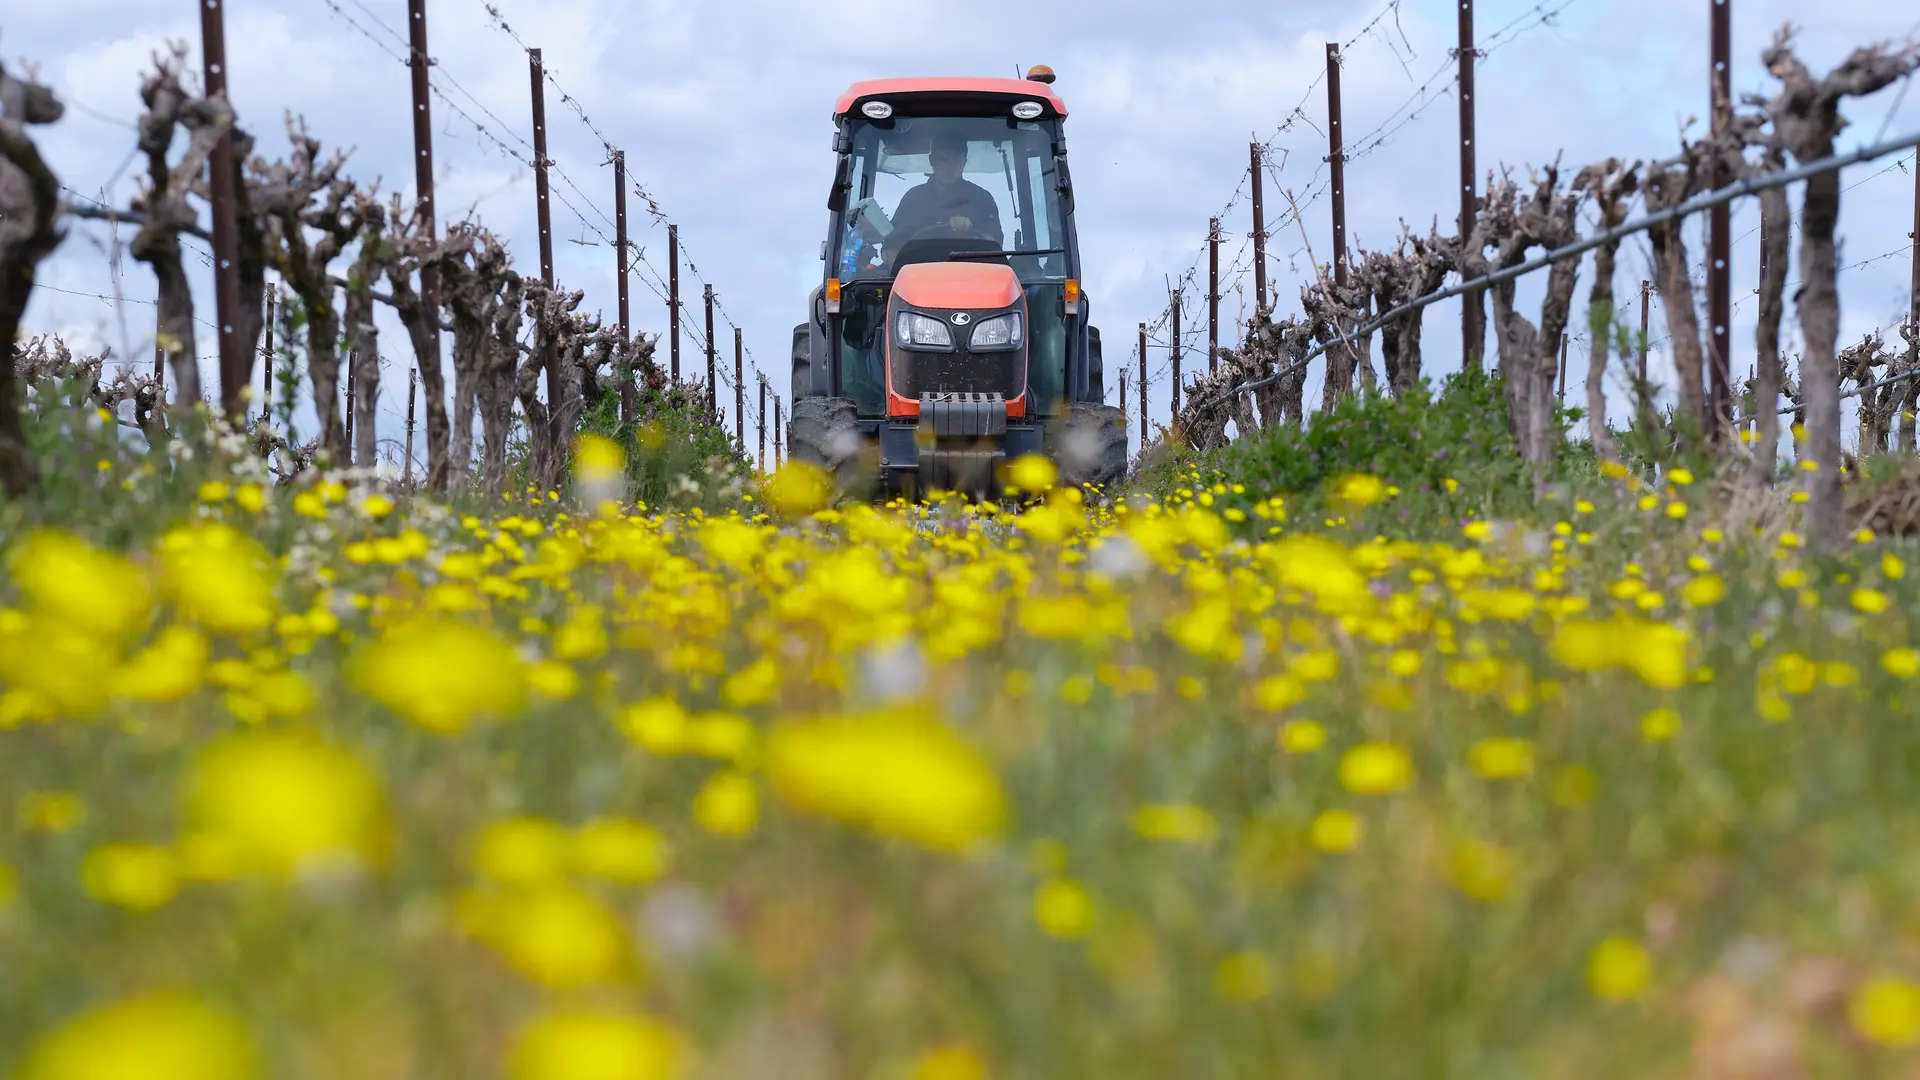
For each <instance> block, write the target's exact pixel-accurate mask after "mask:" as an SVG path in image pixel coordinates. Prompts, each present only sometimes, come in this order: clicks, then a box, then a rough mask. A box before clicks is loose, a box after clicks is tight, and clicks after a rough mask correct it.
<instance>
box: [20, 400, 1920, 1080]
mask: <svg viewBox="0 0 1920 1080" xmlns="http://www.w3.org/2000/svg"><path fill="white" fill-rule="evenodd" d="M63 438H64V439H65V440H66V442H65V444H64V445H66V446H68V447H70V448H71V452H63V453H62V454H61V455H59V456H58V457H57V459H49V461H48V466H47V473H48V476H47V479H46V481H45V482H44V490H45V491H46V492H47V493H48V494H46V495H43V496H41V497H40V498H39V501H37V502H34V503H32V504H27V503H17V504H12V505H8V506H5V507H0V545H3V546H4V560H5V561H4V571H0V1075H12V1076H18V1077H22V1078H25V1080H119V1078H123V1077H125V1078H131V1077H141V1078H150V1080H187V1078H193V1080H241V1078H249V1077H315V1078H319V1077H349V1076H350V1077H356V1078H366V1080H375V1078H387V1077H393V1078H399V1077H448V1078H454V1077H460V1078H466V1077H492V1076H505V1077H513V1078H515V1080H642V1078H654V1077H676V1076H677V1077H686V1078H707V1077H712V1078H752V1077H782V1078H812V1077H820V1078H839V1077H875V1078H895V1077H897V1078H901V1080H975V1078H984V1077H1034V1078H1039V1077H1093V1076H1100V1077H1176V1076H1177V1077H1247V1076H1275V1075H1279V1076H1299V1077H1323V1076H1324V1077H1359V1076H1365V1077H1401V1076H1423V1077H1427V1076H1459V1077H1537V1076H1555V1077H1601V1076H1605V1077H1614V1076H1678V1077H1710V1078H1745V1077H1754V1078H1760V1077H1767V1078H1784V1077H1799V1076H1847V1077H1857V1076H1910V1075H1914V1072H1915V1070H1916V1069H1920V1057H1916V1055H1915V1054H1914V1052H1913V1051H1912V1050H1911V1049H1910V1047H1911V1046H1912V1045H1913V1044H1914V1043H1916V1042H1920V982H1914V981H1911V980H1914V979H1916V978H1920V921H1916V917H1915V912H1916V911H1920V906H1917V905H1916V900H1920V896H1917V895H1916V894H1920V871H1916V869H1915V866H1913V865H1909V862H1908V860H1909V858H1910V851H1911V849H1908V848H1907V847H1906V843H1907V841H1909V840H1915V841H1920V814H1917V813H1916V812H1915V811H1916V809H1920V793H1917V791H1916V787H1915V780H1916V777H1917V776H1920V733H1917V732H1916V729H1915V728H1914V726H1913V724H1914V721H1915V718H1916V701H1917V700H1920V699H1916V697H1915V689H1914V687H1915V684H1914V681H1913V680H1914V679H1915V677H1916V675H1920V652H1916V651H1915V649H1914V648H1913V634H1912V631H1911V628H1910V625H1909V619H1910V617H1911V616H1910V613H1911V612H1912V611H1913V610H1914V604H1915V600H1916V590H1915V587H1914V584H1913V582H1912V581H1911V580H1910V579H1909V576H1908V570H1907V567H1908V564H1907V562H1905V561H1903V551H1905V550H1906V549H1904V548H1903V547H1902V546H1901V545H1898V544H1895V543H1893V542H1891V541H1886V540H1882V539H1878V538H1874V537H1872V536H1868V535H1862V536H1859V537H1857V538H1856V542H1855V543H1854V544H1853V546H1852V548H1851V549H1850V550H1849V551H1848V552H1847V553H1845V554H1844V556H1843V557H1839V558H1831V557H1818V556H1815V555H1814V554H1812V553H1810V552H1809V551H1808V550H1807V549H1806V548H1805V546H1804V545H1803V544H1802V543H1801V542H1800V540H1799V538H1798V537H1797V536H1796V535H1795V534H1794V533H1792V532H1786V531H1781V529H1780V528H1779V527H1777V526H1775V527H1770V528H1769V529H1767V530H1764V531H1756V530H1755V528H1754V527H1753V526H1752V525H1751V523H1750V521H1736V520H1733V519H1732V517H1731V514H1732V511H1727V516H1726V517H1725V518H1724V519H1723V518H1722V517H1720V516H1716V511H1715V510H1714V507H1715V506H1716V505H1717V504H1718V503H1719V502H1723V501H1724V500H1720V499H1719V498H1718V497H1717V496H1716V495H1715V494H1714V493H1713V492H1711V491H1709V490H1707V489H1708V488H1709V487H1710V486H1711V485H1710V484H1709V483H1708V482H1707V481H1705V480H1704V479H1703V480H1701V481H1700V482H1699V483H1694V482H1693V479H1692V478H1691V477H1689V476H1687V475H1686V473H1685V472H1684V470H1675V471H1673V472H1671V473H1669V474H1668V475H1666V476H1665V477H1663V478H1662V480H1661V482H1660V483H1659V484H1658V485H1649V484H1648V483H1646V482H1644V481H1642V480H1639V479H1631V478H1611V479H1610V478H1607V477H1603V476H1594V477H1590V478H1588V479H1587V480H1586V481H1583V482H1581V483H1576V484H1574V485H1572V486H1571V487H1570V488H1569V489H1567V490H1566V491H1565V492H1564V493H1561V494H1559V495H1558V497H1557V498H1555V499H1553V500H1551V501H1549V502H1547V503H1545V504H1543V506H1544V507H1545V509H1544V511H1543V516H1542V517H1541V519H1540V520H1538V521H1529V522H1506V521H1489V520H1484V519H1482V518H1481V517H1479V516H1478V514H1477V513H1476V507H1475V505H1473V503H1472V502H1471V500H1470V499H1469V498H1468V497H1467V494H1466V493H1465V492H1459V493H1450V492H1445V491H1443V492H1437V493H1435V494H1434V496H1433V497H1434V498H1435V499H1437V500H1439V502H1437V503H1434V504H1432V505H1437V506H1443V507H1444V508H1445V520H1429V521H1426V522H1425V523H1424V525H1425V527H1426V528H1427V529H1428V531H1429V534H1430V535H1431V536H1432V537H1437V538H1433V539H1421V540H1413V539H1406V538H1405V536H1406V533H1405V532H1404V530H1400V529H1399V527H1398V524H1397V523H1398V522H1399V521H1400V520H1401V516H1400V509H1401V506H1400V500H1403V499H1404V498H1406V496H1403V495H1402V494H1401V493H1400V492H1399V491H1398V490H1396V489H1395V488H1393V487H1391V486H1390V485H1388V484H1387V483H1386V482H1384V481H1382V480H1379V479H1375V478H1373V477H1368V476H1355V477H1351V478H1349V479H1347V480H1346V481H1344V482H1343V483H1342V484H1340V485H1339V488H1338V490H1337V492H1336V497H1335V501H1336V504H1337V509H1336V511H1334V512H1333V515H1332V516H1325V515H1323V514H1321V513H1319V512H1317V511H1316V512H1314V513H1313V514H1312V515H1310V517H1309V516H1308V515H1305V514H1301V513H1299V509H1300V508H1298V507H1290V506H1289V503H1288V500H1287V499H1285V498H1283V497H1275V496H1273V495H1271V493H1266V492H1252V491H1247V490H1244V489H1240V490H1236V489H1235V487H1234V486H1232V485H1230V484H1228V483H1224V482H1216V479H1215V478H1214V477H1213V476H1211V475H1208V474H1205V473H1202V472H1199V471H1194V472H1189V473H1187V474H1185V480H1184V482H1183V484H1182V486H1180V487H1178V488H1176V489H1175V490H1174V491H1173V493H1172V494H1171V495H1165V496H1161V497H1155V498H1149V497H1146V496H1142V495H1131V496H1128V497H1125V498H1122V499H1116V500H1113V501H1112V502H1110V503H1107V504H1104V505H1094V504H1092V503H1090V502H1089V501H1088V500H1086V499H1084V498H1083V497H1082V496H1081V495H1080V493H1079V492H1077V491H1073V490H1052V491H1049V490H1048V489H1049V488H1050V487H1051V483H1050V480H1051V477H1050V476H1049V475H1048V472H1049V470H1048V468H1047V467H1045V466H1044V463H1039V462H1020V463H1016V466H1015V469H1014V478H1015V480H1016V482H1018V483H1019V484H1020V485H1021V486H1022V487H1024V488H1025V489H1027V490H1028V491H1031V492H1034V493H1036V495H1040V493H1042V492H1044V493H1045V494H1044V495H1043V496H1040V497H1036V498H1034V499H1033V500H1030V501H1029V502H1028V503H1026V504H1025V505H1024V506H1018V507H1009V508H1004V509H994V508H966V507H962V506H958V505H952V504H948V505H940V506H935V507H931V508H921V509H916V510H912V511H904V510H897V509H874V508H869V507H864V506H853V507H842V508H839V509H827V508H825V506H824V501H823V495H824V491H823V490H822V488H821V487H820V485H819V479H818V477H815V476H810V475H808V474H806V473H804V472H802V471H799V470H798V469H797V468H790V469H788V470H785V471H783V472H781V473H780V474H778V475H776V476H775V477H773V478H772V479H771V480H769V481H768V482H767V483H766V485H765V488H764V490H747V491H744V492H735V493H731V494H729V495H728V499H729V503H728V505H732V506H735V507H736V509H729V510H724V511H723V510H719V509H706V510H699V509H689V510H676V511H671V512H669V511H653V510H649V509H646V508H641V507H636V506H632V505H626V506H622V505H620V504H618V503H616V502H614V501H613V499H611V498H608V497H607V496H609V495H612V494H614V491H615V489H613V488H610V487H609V488H607V489H606V490H601V487H602V486H603V485H605V484H606V482H607V481H608V480H609V479H610V478H611V477H612V476H614V475H615V474H617V471H618V470H619V469H620V467H621V462H620V461H619V459H618V452H617V451H616V450H614V449H612V448H611V447H610V446H604V445H600V444H589V445H586V446H583V447H582V448H581V453H580V458H579V461H580V470H579V473H580V475H579V476H578V477H577V481H578V489H577V490H575V491H570V492H523V493H521V494H519V495H517V496H515V497H513V498H510V499H508V500H507V501H505V502H497V503H495V504H493V505H489V506H482V505H479V504H462V503H459V502H457V501H456V502H455V503H453V504H442V503H435V502H430V501H427V500H426V499H424V498H422V499H418V500H412V499H407V498H402V497H398V496H392V495H389V494H385V493H382V492H381V491H380V490H379V489H378V488H377V487H376V486H373V485H355V484H353V483H351V482H349V481H350V480H351V478H348V477H339V478H332V477H320V478H317V479H313V480H311V481H310V482H303V483H301V484H298V485H295V486H291V487H282V488H277V489H276V488H275V487H274V486H273V485H272V484H271V482H270V480H269V479H268V478H267V477H266V475H265V474H264V472H262V471H260V470H261V466H260V465H259V464H258V462H257V461H256V460H255V459H253V458H252V457H251V456H250V455H249V454H248V453H247V452H246V449H245V447H244V446H241V445H239V441H238V440H237V439H234V438H232V437H228V438H227V439H226V440H225V441H221V440H217V439H201V440H184V441H182V442H177V443H175V444H174V445H173V449H172V452H171V455H170V457H169V458H168V459H167V461H166V462H165V463H164V467H160V468H156V465H155V459H154V458H152V457H149V456H147V455H146V454H144V452H143V453H139V454H133V453H127V452H123V451H121V450H120V448H119V446H118V443H117V441H116V440H115V438H114V436H113V434H112V429H111V426H110V425H103V424H99V423H96V422H94V421H92V420H91V419H90V418H82V419H78V420H75V421H73V423H72V424H71V430H69V431H66V432H64V433H63ZM1449 486H1450V487H1451V485H1449ZM1450 498H1451V499H1453V500H1455V501H1453V502H1451V503H1448V502H1447V501H1446V500H1448V499H1450ZM1290 510H1293V511H1295V513H1294V514H1290V513H1289V511H1290ZM1302 517H1308V518H1309V519H1306V520H1301V518H1302ZM1383 528H1390V531H1389V532H1388V533H1386V534H1382V533H1381V532H1379V531H1378V530H1379V529H1383ZM136 1063H137V1064H136Z"/></svg>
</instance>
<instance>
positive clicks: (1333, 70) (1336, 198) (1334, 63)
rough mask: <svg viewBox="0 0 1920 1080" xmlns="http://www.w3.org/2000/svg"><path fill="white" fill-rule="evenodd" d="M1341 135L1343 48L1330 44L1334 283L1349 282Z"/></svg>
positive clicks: (1329, 156)
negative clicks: (1341, 53)
mask: <svg viewBox="0 0 1920 1080" xmlns="http://www.w3.org/2000/svg"><path fill="white" fill-rule="evenodd" d="M1341 143H1342V140H1341V135H1340V45H1339V43H1338V42H1333V41H1329V42H1327V165H1328V168H1329V170H1330V175H1331V176H1332V186H1331V187H1330V188H1329V194H1330V195H1331V196H1332V198H1333V283H1334V284H1335V285H1339V286H1344V285H1346V283H1347V155H1346V151H1345V149H1344V148H1343V147H1342V145H1341Z"/></svg>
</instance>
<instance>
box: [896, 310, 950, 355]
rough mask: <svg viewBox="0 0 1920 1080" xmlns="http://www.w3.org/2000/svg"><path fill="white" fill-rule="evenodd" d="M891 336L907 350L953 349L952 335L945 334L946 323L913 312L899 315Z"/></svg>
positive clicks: (904, 312)
mask: <svg viewBox="0 0 1920 1080" xmlns="http://www.w3.org/2000/svg"><path fill="white" fill-rule="evenodd" d="M893 336H894V338H895V340H897V341H899V342H900V344H901V345H903V346H906V347H908V348H913V347H916V346H917V347H919V348H924V349H951V348H953V335H952V334H949V333H947V324H946V323H943V322H941V321H940V320H939V319H930V318H928V317H927V316H925V315H922V314H920V313H918V312H914V311H903V312H901V313H900V317H899V318H898V319H896V320H895V321H894V328H893Z"/></svg>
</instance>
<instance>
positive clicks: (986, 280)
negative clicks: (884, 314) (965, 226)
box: [893, 262, 1022, 311]
mask: <svg viewBox="0 0 1920 1080" xmlns="http://www.w3.org/2000/svg"><path fill="white" fill-rule="evenodd" d="M893 295H894V297H895V298H896V299H898V300H900V301H901V302H902V303H906V304H911V305H913V306H914V307H917V308H946V309H950V310H955V309H957V310H972V311H979V310H983V309H987V308H1004V307H1012V306H1013V305H1014V304H1016V303H1018V302H1019V301H1020V297H1021V295H1022V290H1021V288H1020V279H1019V278H1018V277H1017V276H1015V274H1014V272H1013V268H1012V267H1010V266H999V265H995V264H993V263H987V262H927V263H914V264H912V265H911V266H903V267H901V268H900V272H899V274H897V275H896V276H895V277H894V280H893Z"/></svg>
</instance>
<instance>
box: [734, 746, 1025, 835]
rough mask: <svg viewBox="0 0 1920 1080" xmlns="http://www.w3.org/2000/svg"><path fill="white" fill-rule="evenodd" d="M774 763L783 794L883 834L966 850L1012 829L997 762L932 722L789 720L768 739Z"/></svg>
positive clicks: (772, 776)
mask: <svg viewBox="0 0 1920 1080" xmlns="http://www.w3.org/2000/svg"><path fill="white" fill-rule="evenodd" d="M766 759H767V776H768V779H769V780H770V781H771V782H772V784H773V787H774V790H775V791H777V792H779V794H780V796H781V797H782V798H784V799H785V800H786V801H788V802H789V803H792V804H793V805H794V806H795V807H798V808H799V809H801V810H805V811H808V812H809V813H814V814H819V815H821V816H823V817H830V818H837V819H839V820H841V821H844V822H847V823H849V824H852V825H857V826H859V827H861V828H864V829H867V830H870V831H872V832H875V833H878V834H880V835H882V836H891V837H897V838H899V839H902V840H907V841H910V842H912V843H915V844H919V845H921V846H922V847H927V848H932V849H934V850H937V851H948V852H962V851H967V850H970V849H972V848H974V847H977V846H978V845H980V844H982V843H986V842H988V841H992V840H995V839H998V838H999V836H1000V835H1001V832H1002V831H1003V830H1004V829H1005V827H1006V817H1007V808H1006V797H1005V795H1004V794H1003V793H1002V791H1001V787H1000V778H999V776H998V775H997V774H996V773H995V771H994V769H993V766H992V765H991V764H990V763H989V762H988V761H987V759H986V758H985V757H983V756H982V755H981V754H980V753H979V752H978V751H976V750H974V749H973V748H972V747H971V746H968V745H967V744H966V743H965V742H963V741H962V740H961V739H960V737H959V736H957V735H955V734H954V733H953V732H952V731H950V730H948V729H947V728H946V727H945V725H942V724H940V723H939V722H937V721H933V720H930V719H922V718H917V717H874V718H861V719H847V720H826V721H817V722H812V723H797V724H787V725H784V726H782V727H779V728H776V729H775V730H774V731H773V733H772V734H771V735H769V736H768V738H767V746H766Z"/></svg>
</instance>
